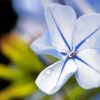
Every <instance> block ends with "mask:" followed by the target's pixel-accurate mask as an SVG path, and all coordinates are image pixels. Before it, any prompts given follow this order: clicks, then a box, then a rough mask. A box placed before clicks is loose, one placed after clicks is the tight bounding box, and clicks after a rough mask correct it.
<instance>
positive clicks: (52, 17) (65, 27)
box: [45, 4, 76, 51]
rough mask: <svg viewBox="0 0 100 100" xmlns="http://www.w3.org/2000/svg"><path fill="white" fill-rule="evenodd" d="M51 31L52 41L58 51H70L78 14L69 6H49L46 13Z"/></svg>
mask: <svg viewBox="0 0 100 100" xmlns="http://www.w3.org/2000/svg"><path fill="white" fill-rule="evenodd" d="M45 17H46V21H47V24H48V27H49V30H50V40H51V43H52V45H53V46H55V47H56V48H57V49H58V50H60V51H64V50H68V51H69V50H70V49H71V39H72V34H71V33H72V31H73V28H74V24H75V21H76V14H75V12H74V10H73V9H72V8H70V7H69V6H63V5H59V4H49V5H48V6H47V8H46V12H45Z"/></svg>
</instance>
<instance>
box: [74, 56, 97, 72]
mask: <svg viewBox="0 0 100 100" xmlns="http://www.w3.org/2000/svg"><path fill="white" fill-rule="evenodd" d="M75 58H76V59H78V60H79V61H81V62H82V63H84V64H85V65H87V66H89V67H90V68H92V69H93V70H95V69H94V68H93V67H92V66H91V65H89V64H88V63H87V62H85V61H84V60H83V59H81V58H80V57H78V56H76V57H75ZM95 71H96V70H95ZM96 72H97V73H99V72H98V71H96Z"/></svg>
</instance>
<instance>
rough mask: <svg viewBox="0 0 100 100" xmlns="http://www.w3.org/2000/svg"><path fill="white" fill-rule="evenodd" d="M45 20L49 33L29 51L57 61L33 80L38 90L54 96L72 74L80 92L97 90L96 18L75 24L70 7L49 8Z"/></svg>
mask: <svg viewBox="0 0 100 100" xmlns="http://www.w3.org/2000/svg"><path fill="white" fill-rule="evenodd" d="M45 17H46V21H47V24H48V27H49V31H50V32H48V33H46V34H44V35H43V36H42V37H40V38H39V39H37V40H36V41H35V42H34V43H33V44H32V45H31V48H32V49H33V50H34V51H35V52H36V53H38V54H50V55H52V56H55V57H57V58H59V59H60V61H58V62H56V63H54V64H53V65H50V66H49V67H47V68H46V69H44V70H43V71H42V72H41V73H40V75H39V76H38V78H37V79H36V84H37V86H38V87H39V88H40V90H42V91H43V92H45V93H47V94H54V93H55V92H57V91H58V90H59V89H60V88H61V87H62V86H63V85H64V84H65V82H66V81H67V80H68V79H69V78H70V77H71V76H72V75H73V74H75V77H76V80H77V82H78V84H79V85H80V86H81V87H82V88H84V89H91V88H97V87H100V14H88V15H84V16H82V17H80V18H78V19H77V20H76V14H75V12H74V10H73V9H72V8H71V7H69V6H63V5H59V4H50V5H48V6H47V8H46V12H45Z"/></svg>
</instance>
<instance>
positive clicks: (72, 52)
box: [67, 51, 77, 59]
mask: <svg viewBox="0 0 100 100" xmlns="http://www.w3.org/2000/svg"><path fill="white" fill-rule="evenodd" d="M76 54H77V52H75V51H71V52H69V53H68V54H67V56H68V58H69V59H72V58H74V57H75V56H76Z"/></svg>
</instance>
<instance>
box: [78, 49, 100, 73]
mask: <svg viewBox="0 0 100 100" xmlns="http://www.w3.org/2000/svg"><path fill="white" fill-rule="evenodd" d="M77 56H78V57H80V58H81V59H83V60H84V61H85V62H87V63H88V64H89V65H90V66H91V68H93V69H94V70H96V71H97V72H99V73H100V50H97V49H84V50H81V51H80V52H79V53H78V54H77Z"/></svg>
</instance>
